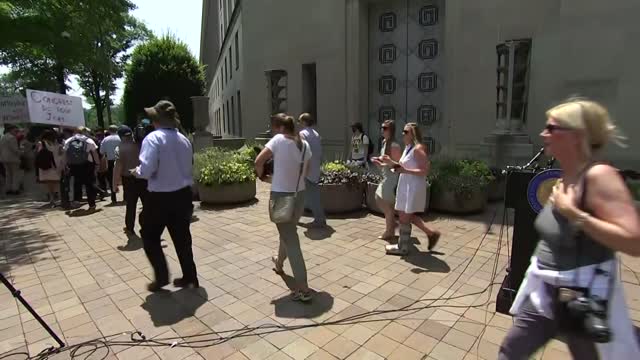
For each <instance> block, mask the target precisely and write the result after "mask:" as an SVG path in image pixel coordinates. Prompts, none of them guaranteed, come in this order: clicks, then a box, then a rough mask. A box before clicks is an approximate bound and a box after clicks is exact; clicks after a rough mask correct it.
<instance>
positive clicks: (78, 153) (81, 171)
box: [64, 126, 100, 211]
mask: <svg viewBox="0 0 640 360" xmlns="http://www.w3.org/2000/svg"><path fill="white" fill-rule="evenodd" d="M97 150H98V146H97V145H96V143H95V142H94V141H93V140H92V139H91V138H89V137H87V135H86V129H85V128H84V127H82V126H81V127H79V128H77V129H75V131H74V135H73V136H72V137H70V138H69V139H67V140H66V141H65V143H64V151H65V154H66V157H67V165H68V167H69V170H70V172H71V176H73V200H74V201H76V202H79V201H80V200H81V199H82V186H84V187H85V191H86V192H87V202H88V203H89V210H90V211H93V210H95V208H96V188H95V186H94V185H95V181H96V172H97V170H98V166H99V165H100V157H99V156H98V151H97Z"/></svg>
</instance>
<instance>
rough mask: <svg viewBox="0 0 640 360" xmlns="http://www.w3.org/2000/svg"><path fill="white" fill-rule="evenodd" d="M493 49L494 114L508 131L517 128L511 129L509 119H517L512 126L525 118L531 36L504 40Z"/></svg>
mask: <svg viewBox="0 0 640 360" xmlns="http://www.w3.org/2000/svg"><path fill="white" fill-rule="evenodd" d="M496 51H497V55H498V68H497V71H496V74H497V79H496V80H497V84H496V97H497V100H496V117H497V118H498V119H499V120H503V121H504V123H505V124H508V125H506V126H508V128H507V129H508V130H521V129H515V128H514V129H512V124H511V120H519V121H516V122H515V123H514V124H517V125H516V127H520V126H521V125H523V124H525V123H526V120H527V105H528V103H527V98H528V92H529V91H528V90H529V70H530V60H531V39H524V40H510V41H506V42H504V43H502V44H499V45H498V46H496Z"/></svg>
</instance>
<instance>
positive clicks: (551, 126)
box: [544, 124, 572, 134]
mask: <svg viewBox="0 0 640 360" xmlns="http://www.w3.org/2000/svg"><path fill="white" fill-rule="evenodd" d="M544 129H545V130H547V131H548V132H549V134H553V132H554V131H556V130H560V131H563V130H564V131H569V130H572V129H571V128H568V127H565V126H560V125H554V124H547V125H546V126H545V127H544Z"/></svg>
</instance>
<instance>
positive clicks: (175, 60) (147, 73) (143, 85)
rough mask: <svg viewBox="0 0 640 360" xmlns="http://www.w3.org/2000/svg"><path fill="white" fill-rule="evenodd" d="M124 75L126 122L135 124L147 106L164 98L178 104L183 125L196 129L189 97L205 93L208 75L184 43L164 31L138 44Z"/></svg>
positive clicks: (188, 129)
mask: <svg viewBox="0 0 640 360" xmlns="http://www.w3.org/2000/svg"><path fill="white" fill-rule="evenodd" d="M125 75H126V80H125V88H124V95H123V99H122V101H123V107H124V115H125V119H126V121H127V125H130V126H135V125H136V124H135V122H136V119H137V117H138V115H140V114H142V113H144V108H145V107H149V106H153V105H155V104H156V103H157V102H158V101H159V100H162V99H165V100H170V101H171V102H173V104H174V105H175V106H176V108H177V110H178V113H179V114H180V121H181V123H182V126H183V127H184V129H186V130H187V131H190V130H193V109H192V105H191V99H190V98H191V96H199V95H202V94H204V92H205V77H204V71H203V68H202V66H200V65H199V64H198V60H197V59H196V58H195V57H194V56H193V55H192V54H191V53H190V52H189V48H188V47H187V45H186V44H185V43H183V42H182V41H180V40H178V39H176V38H175V37H173V36H169V35H165V36H163V37H161V38H155V39H152V40H149V41H148V42H146V43H144V44H141V45H139V46H138V47H136V48H135V50H134V51H133V54H132V55H131V62H130V64H129V65H128V66H127V69H126V74H125Z"/></svg>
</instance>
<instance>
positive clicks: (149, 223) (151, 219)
mask: <svg viewBox="0 0 640 360" xmlns="http://www.w3.org/2000/svg"><path fill="white" fill-rule="evenodd" d="M191 196H192V195H191V187H185V188H183V189H180V190H177V191H174V192H164V193H163V192H152V191H149V192H148V193H147V196H146V200H145V204H144V229H143V230H144V231H143V232H142V240H143V243H144V251H145V253H146V254H147V258H149V261H150V262H151V266H152V267H153V271H154V273H155V281H156V282H158V283H168V281H169V270H168V268H167V260H166V258H165V256H164V252H163V251H162V246H161V244H160V236H161V235H162V232H163V231H164V229H165V227H166V228H167V229H168V230H169V234H170V235H171V240H172V241H173V245H174V247H175V248H176V254H177V255H178V260H179V261H180V267H181V268H182V277H183V279H184V280H185V281H186V282H194V281H196V280H197V279H198V275H197V272H196V265H195V263H194V262H193V249H192V247H191V243H192V240H191V230H190V229H189V227H190V226H191V204H192V199H191Z"/></svg>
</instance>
